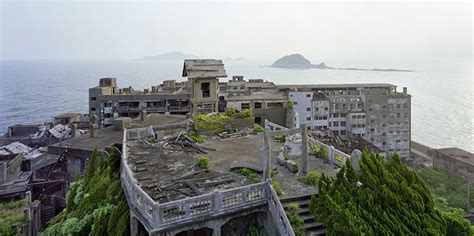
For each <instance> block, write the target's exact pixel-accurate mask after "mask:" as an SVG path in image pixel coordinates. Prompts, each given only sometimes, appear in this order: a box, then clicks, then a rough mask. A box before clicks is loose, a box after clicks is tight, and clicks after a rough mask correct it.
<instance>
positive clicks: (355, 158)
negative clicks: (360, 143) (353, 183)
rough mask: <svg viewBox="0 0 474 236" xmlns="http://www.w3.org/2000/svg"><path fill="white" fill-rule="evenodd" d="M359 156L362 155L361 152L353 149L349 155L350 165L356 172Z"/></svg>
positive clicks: (358, 169) (358, 168)
mask: <svg viewBox="0 0 474 236" xmlns="http://www.w3.org/2000/svg"><path fill="white" fill-rule="evenodd" d="M361 155H362V152H361V151H359V149H354V151H352V153H351V164H352V167H354V170H355V171H357V172H358V171H360V166H359V159H360V156H361Z"/></svg>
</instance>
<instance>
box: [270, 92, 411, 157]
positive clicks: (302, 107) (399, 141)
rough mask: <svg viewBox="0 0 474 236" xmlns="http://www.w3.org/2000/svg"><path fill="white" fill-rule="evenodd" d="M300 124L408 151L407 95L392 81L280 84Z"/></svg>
mask: <svg viewBox="0 0 474 236" xmlns="http://www.w3.org/2000/svg"><path fill="white" fill-rule="evenodd" d="M279 88H280V89H282V90H286V91H287V92H288V99H289V100H290V101H292V102H293V104H294V109H295V112H296V113H298V117H299V120H300V123H301V124H306V125H307V126H308V128H310V129H313V130H314V129H330V130H332V131H333V132H334V133H335V134H337V135H339V136H340V137H342V138H346V139H350V138H351V137H355V136H357V137H362V138H363V139H365V140H367V141H369V142H371V143H372V144H374V145H375V146H377V147H378V148H380V149H381V150H383V151H384V152H386V153H388V154H393V153H398V154H399V155H400V156H401V157H408V156H409V154H410V137H411V126H410V124H411V106H410V105H411V96H410V95H408V94H407V90H406V88H403V92H397V91H396V86H395V85H392V84H327V85H284V86H279Z"/></svg>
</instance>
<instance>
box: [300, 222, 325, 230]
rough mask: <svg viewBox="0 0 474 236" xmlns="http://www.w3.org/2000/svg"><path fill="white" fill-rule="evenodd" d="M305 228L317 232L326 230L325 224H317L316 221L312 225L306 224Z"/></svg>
mask: <svg viewBox="0 0 474 236" xmlns="http://www.w3.org/2000/svg"><path fill="white" fill-rule="evenodd" d="M304 228H305V230H307V231H316V230H319V229H325V228H324V225H323V224H321V223H319V222H315V221H313V222H311V223H305V224H304Z"/></svg>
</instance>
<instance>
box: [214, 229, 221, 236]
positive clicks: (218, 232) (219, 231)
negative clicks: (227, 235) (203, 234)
mask: <svg viewBox="0 0 474 236" xmlns="http://www.w3.org/2000/svg"><path fill="white" fill-rule="evenodd" d="M212 236H221V227H215V228H213V229H212Z"/></svg>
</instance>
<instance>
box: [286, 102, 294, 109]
mask: <svg viewBox="0 0 474 236" xmlns="http://www.w3.org/2000/svg"><path fill="white" fill-rule="evenodd" d="M294 105H295V103H294V102H293V101H290V100H288V103H287V104H286V107H288V109H293V106H294Z"/></svg>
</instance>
